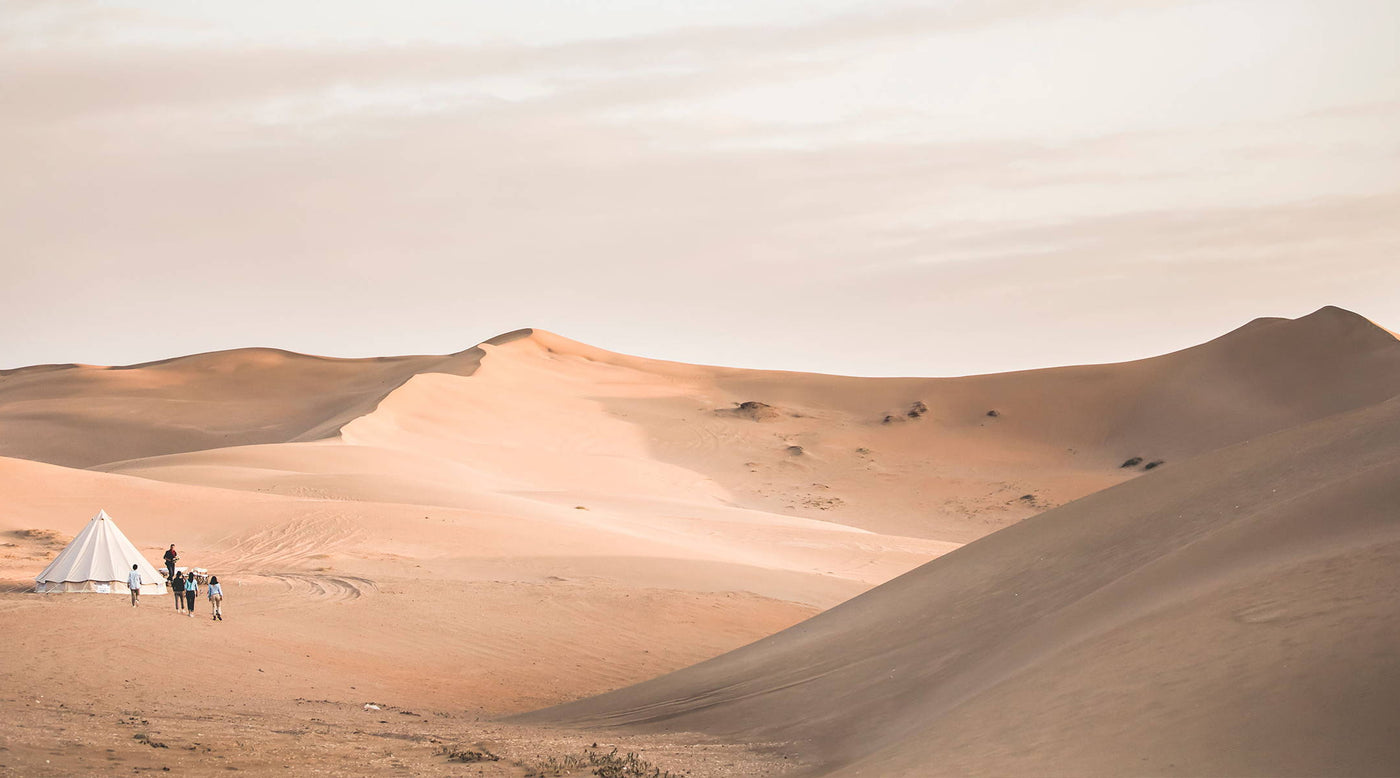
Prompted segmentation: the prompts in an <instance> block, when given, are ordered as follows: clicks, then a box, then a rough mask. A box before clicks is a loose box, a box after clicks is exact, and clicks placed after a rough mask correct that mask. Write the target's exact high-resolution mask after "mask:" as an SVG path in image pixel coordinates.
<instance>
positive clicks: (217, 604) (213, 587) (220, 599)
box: [204, 575, 224, 621]
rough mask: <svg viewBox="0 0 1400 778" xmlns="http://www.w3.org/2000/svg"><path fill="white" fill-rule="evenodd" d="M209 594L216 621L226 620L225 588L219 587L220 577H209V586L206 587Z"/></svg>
mask: <svg viewBox="0 0 1400 778" xmlns="http://www.w3.org/2000/svg"><path fill="white" fill-rule="evenodd" d="M204 589H205V591H207V592H209V603H210V604H211V605H213V606H214V619H213V620H214V621H223V620H224V609H223V604H224V587H222V586H220V585H219V576H217V575H211V576H209V585H208V586H206V587H204Z"/></svg>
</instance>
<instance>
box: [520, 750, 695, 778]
mask: <svg viewBox="0 0 1400 778" xmlns="http://www.w3.org/2000/svg"><path fill="white" fill-rule="evenodd" d="M585 769H586V770H589V771H590V773H589V774H591V775H596V776H598V778H680V776H679V775H677V774H676V773H673V772H670V771H669V770H662V769H661V768H660V767H657V766H656V765H654V764H652V763H650V762H648V761H646V760H644V759H642V758H641V757H639V756H637V755H636V754H634V753H632V752H631V751H629V752H627V753H626V754H623V755H618V753H617V749H616V748H614V749H613V750H612V751H609V752H608V753H606V754H604V753H601V752H599V751H594V750H593V749H584V751H583V753H582V754H565V755H564V756H562V757H556V756H551V757H550V758H548V759H546V760H545V761H543V762H540V763H538V764H535V765H529V766H526V769H525V778H551V777H552V776H559V775H571V774H573V773H574V772H577V771H579V770H585Z"/></svg>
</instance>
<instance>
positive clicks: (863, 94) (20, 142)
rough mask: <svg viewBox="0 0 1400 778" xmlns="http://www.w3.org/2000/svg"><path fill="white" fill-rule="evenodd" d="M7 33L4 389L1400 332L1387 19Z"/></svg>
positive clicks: (1147, 10) (34, 0)
mask: <svg viewBox="0 0 1400 778" xmlns="http://www.w3.org/2000/svg"><path fill="white" fill-rule="evenodd" d="M480 5H481V4H462V3H453V2H446V1H445V0H443V1H441V2H418V3H411V4H403V3H388V2H342V3H337V4H336V5H335V14H334V15H328V14H327V13H326V10H325V9H326V6H325V5H323V4H312V3H304V2H277V3H273V2H263V1H262V0H258V1H251V0H250V1H249V2H239V3H217V2H209V1H203V2H193V1H190V0H179V1H178V2H177V1H176V0H159V1H155V0H153V1H152V2H73V3H45V2H39V1H38V0H19V1H15V0H0V73H4V74H5V75H4V77H2V78H0V106H3V111H2V112H0V144H3V148H4V150H5V160H6V164H5V169H6V172H5V174H4V175H3V176H0V250H3V254H0V256H3V259H0V262H3V265H0V268H3V284H0V328H3V331H4V332H6V333H7V335H6V337H5V338H4V339H3V340H0V367H16V366H20V365H25V364H34V363H43V362H67V361H81V362H89V363H101V364H121V363H129V362H136V361H142V360H151V359H159V358H164V357H169V356H175V355H179V354H185V353H192V352H198V351H208V350H213V349H221V348H232V347H238V346H278V347H283V348H289V349H293V350H298V351H306V352H311V353H320V354H328V355H334V356H367V355H380V354H393V353H410V352H414V353H424V352H434V353H442V352H449V351H455V350H460V349H463V348H466V347H468V346H470V345H472V344H474V343H475V342H477V341H479V340H482V339H485V338H487V337H490V336H491V335H494V334H496V333H498V332H502V331H506V330H510V329H514V328H516V327H521V326H538V327H544V328H546V329H550V330H554V331H556V332H560V333H561V334H564V335H567V336H569V337H572V338H575V339H578V340H583V341H586V342H590V343H594V344H596V345H599V346H602V347H604V348H609V349H613V350H617V351H623V352H630V353H639V354H645V355H649V356H658V357H663V358H669V359H677V360H682V361H694V362H709V363H722V364H734V365H743V366H752V367H770V368H784V369H801V370H816V371H824V372H839V373H857V374H869V375H880V374H885V375H889V374H918V375H948V374H960V373H971V372H989V371H1000V370H1010V369H1019V368H1026V367H1037V366H1045V365H1053V364H1067V363H1079V362H1098V361H1110V360H1118V359H1128V358H1135V357H1141V356H1147V355H1150V354H1154V353H1160V352H1163V351H1167V350H1171V349H1174V348H1179V347H1182V346H1186V345H1191V344H1193V343H1196V342H1200V341H1201V340H1204V339H1207V338H1209V337H1213V336H1215V335H1218V334H1220V333H1221V332H1223V331H1225V330H1227V329H1230V328H1233V327H1235V326H1238V325H1239V324H1241V323H1243V322H1244V321H1247V320H1248V319H1250V318H1253V317H1255V316H1261V315H1279V316H1297V315H1301V314H1305V313H1308V312H1309V311H1311V310H1314V309H1316V308H1318V307H1321V306H1322V305H1327V304H1335V305H1340V306H1343V307H1346V308H1350V309H1352V310H1355V311H1357V312H1359V313H1361V314H1363V315H1366V316H1368V317H1370V318H1372V319H1373V320H1376V321H1378V322H1380V323H1381V324H1384V325H1387V326H1389V327H1390V328H1391V329H1395V328H1396V327H1397V325H1400V295H1397V294H1396V293H1395V292H1394V290H1395V289H1396V288H1400V261H1397V257H1398V256H1400V255H1398V254H1397V248H1400V220H1397V219H1396V217H1395V214H1397V213H1400V54H1397V47H1396V46H1395V45H1394V42H1395V40H1396V39H1397V38H1398V37H1400V6H1398V5H1397V4H1396V3H1393V2H1389V0H1336V1H1331V2H1322V1H1320V0H1298V1H1293V0H1268V1H1266V0H1209V1H1206V0H1202V1H1201V2H1181V1H1180V0H1119V1H1118V2H1108V1H1107V0H1077V1H1075V2H1065V3H1055V4H1046V3H1041V2H1032V0H983V1H981V2H971V1H969V2H933V3H922V4H912V5H911V4H904V5H901V4H896V3H878V2H877V3H868V2H867V3H848V2H837V1H836V0H820V2H797V0H748V1H747V2H738V1H737V0H735V1H733V2H707V3H687V4H655V3H642V2H639V1H638V2H597V3H587V4H579V3H568V4H564V3H556V2H543V1H542V0H529V1H528V2H518V3H512V4H510V7H509V8H508V9H507V8H504V7H501V8H482V7H478V6H480Z"/></svg>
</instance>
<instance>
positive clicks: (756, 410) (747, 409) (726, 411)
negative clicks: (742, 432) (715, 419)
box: [715, 400, 782, 421]
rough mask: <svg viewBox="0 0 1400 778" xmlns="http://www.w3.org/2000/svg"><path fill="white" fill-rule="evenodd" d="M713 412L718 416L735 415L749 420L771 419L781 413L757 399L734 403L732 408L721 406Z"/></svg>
mask: <svg viewBox="0 0 1400 778" xmlns="http://www.w3.org/2000/svg"><path fill="white" fill-rule="evenodd" d="M715 413H716V414H717V415H720V416H735V417H738V418H741V419H748V420H750V421H773V420H774V419H777V418H778V417H779V416H781V415H782V414H780V413H779V412H778V409H777V408H774V407H773V406H771V405H769V404H768V403H761V402H759V401H757V400H745V401H744V402H741V403H735V404H734V407H733V408H721V409H719V410H717V411H715Z"/></svg>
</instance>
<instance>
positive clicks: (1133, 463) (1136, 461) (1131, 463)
mask: <svg viewBox="0 0 1400 778" xmlns="http://www.w3.org/2000/svg"><path fill="white" fill-rule="evenodd" d="M1140 464H1142V457H1131V458H1129V459H1128V460H1127V461H1126V462H1124V463H1123V464H1121V465H1119V467H1137V466H1138V465H1140Z"/></svg>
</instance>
